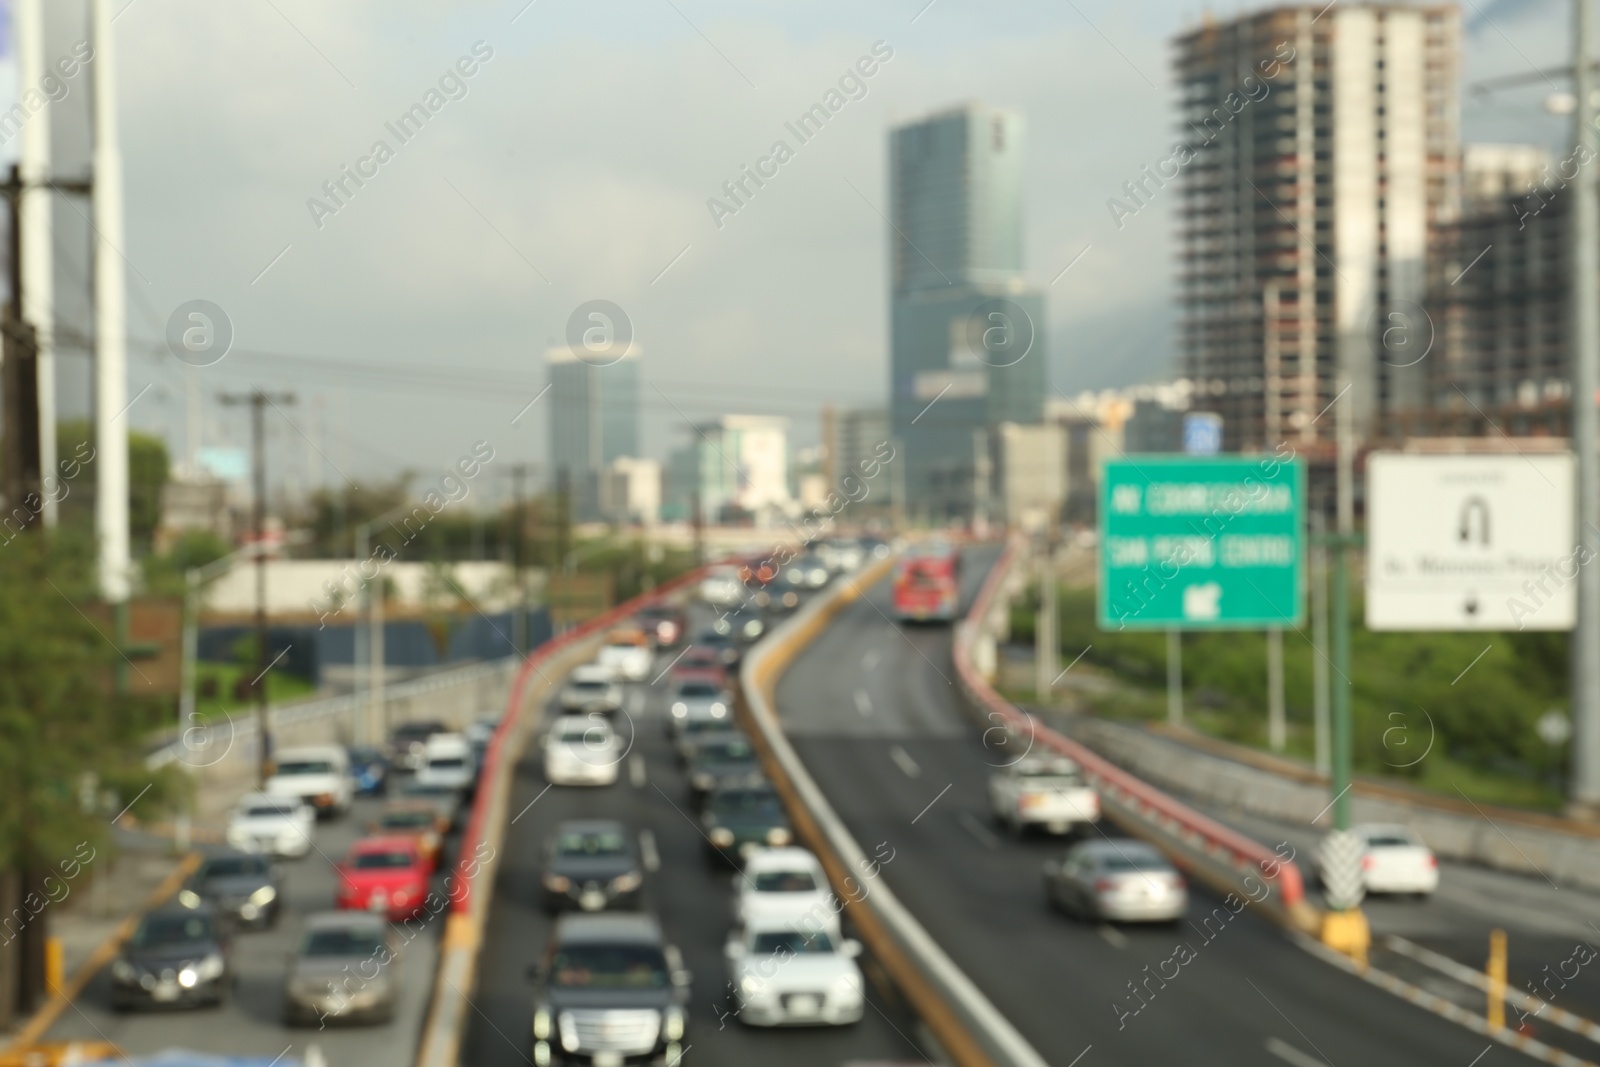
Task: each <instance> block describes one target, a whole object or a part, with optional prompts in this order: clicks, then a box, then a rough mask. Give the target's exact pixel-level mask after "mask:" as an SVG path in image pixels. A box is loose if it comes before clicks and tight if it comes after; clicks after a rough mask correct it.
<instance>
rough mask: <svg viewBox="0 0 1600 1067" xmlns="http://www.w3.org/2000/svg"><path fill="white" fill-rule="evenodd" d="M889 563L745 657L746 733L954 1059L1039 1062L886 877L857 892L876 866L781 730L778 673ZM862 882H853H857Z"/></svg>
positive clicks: (860, 925) (1011, 1064)
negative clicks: (775, 691)
mask: <svg viewBox="0 0 1600 1067" xmlns="http://www.w3.org/2000/svg"><path fill="white" fill-rule="evenodd" d="M893 565H894V558H893V557H890V558H889V559H886V560H884V561H882V562H880V563H876V564H873V565H870V566H869V567H867V568H866V569H865V570H863V571H862V572H860V573H859V574H856V575H853V576H850V577H847V578H843V579H840V580H839V581H837V582H835V583H834V585H833V587H831V588H830V589H829V591H828V592H827V593H824V594H823V595H821V596H818V597H815V598H813V599H812V600H811V601H810V602H808V603H807V604H806V605H805V606H804V607H802V608H801V609H800V610H799V612H797V613H796V614H795V616H794V617H793V618H792V619H790V620H789V621H787V622H786V623H784V624H783V625H782V626H780V627H778V628H777V629H776V630H775V631H773V633H772V634H770V635H769V636H768V637H767V639H766V640H764V641H762V642H761V643H760V644H758V645H757V646H756V647H755V648H754V649H753V650H752V651H751V652H750V653H748V654H747V655H746V656H745V661H744V665H743V667H742V668H741V670H740V672H739V679H740V688H741V690H742V693H743V697H744V700H743V704H744V709H743V710H744V713H745V716H746V718H747V720H748V721H749V723H750V725H751V726H752V727H753V728H752V729H751V730H750V735H751V738H752V739H753V740H754V741H755V743H756V745H757V747H758V748H759V749H761V750H762V756H763V763H764V764H765V766H766V769H767V774H768V777H769V778H770V779H771V780H772V783H773V785H774V787H775V788H776V789H777V790H778V792H779V794H780V795H781V796H782V797H783V798H784V802H785V805H786V807H787V808H788V811H789V814H790V820H791V822H792V823H793V824H794V828H795V831H796V832H797V834H798V835H799V837H800V839H801V840H802V841H804V842H805V843H806V845H807V846H808V847H810V849H811V850H812V851H813V852H814V853H816V855H817V857H818V859H820V860H821V861H822V865H823V867H824V869H825V870H826V871H827V873H828V879H829V881H830V882H831V883H832V885H833V888H834V892H835V893H837V894H838V897H839V899H840V900H846V901H849V903H847V905H846V907H847V908H848V910H849V913H850V917H851V919H852V921H853V922H854V924H855V927H856V930H857V932H858V933H859V935H860V937H861V939H862V940H863V941H864V942H866V944H867V946H868V947H869V948H870V949H871V951H872V954H873V958H874V959H875V960H876V961H877V962H878V963H879V965H881V966H882V967H883V969H884V970H885V971H886V972H887V973H888V974H889V977H890V979H891V980H893V982H894V983H895V985H896V987H897V988H899V990H900V991H901V993H902V994H903V995H904V996H905V997H906V999H907V1001H909V1002H910V1004H911V1006H912V1008H913V1009H914V1010H915V1011H916V1012H917V1014H918V1015H919V1016H920V1017H921V1019H922V1020H923V1022H924V1023H925V1024H926V1025H927V1027H928V1029H929V1030H931V1031H932V1032H933V1035H934V1037H935V1038H936V1039H937V1040H938V1041H939V1043H940V1044H941V1045H942V1046H943V1048H944V1051H945V1052H946V1053H947V1054H948V1055H949V1056H950V1058H951V1059H952V1060H953V1061H954V1063H955V1064H957V1067H1045V1061H1044V1059H1043V1058H1042V1057H1041V1056H1040V1055H1039V1054H1038V1053H1037V1052H1036V1051H1034V1049H1033V1047H1032V1046H1031V1045H1030V1044H1028V1041H1027V1039H1026V1038H1024V1037H1023V1036H1022V1035H1021V1034H1020V1033H1019V1032H1018V1031H1017V1030H1016V1028H1015V1027H1013V1026H1012V1025H1011V1023H1010V1022H1009V1021H1008V1020H1007V1019H1006V1018H1005V1016H1004V1015H1002V1014H1001V1013H1000V1011H999V1010H998V1009H997V1008H996V1007H995V1006H994V1005H993V1004H992V1003H991V1002H990V1001H989V999H988V998H987V997H985V996H984V995H983V993H982V991H980V990H979V989H978V987H977V986H975V985H974V984H973V983H972V980H971V979H969V978H968V977H967V976H966V975H965V974H964V973H963V972H962V971H961V969H960V968H959V967H958V966H956V964H955V962H954V961H953V960H951V959H950V957H949V956H948V955H946V954H945V951H944V949H942V948H940V947H939V944H938V942H936V941H935V940H934V939H933V937H932V936H930V935H929V934H928V932H927V930H925V929H924V928H923V927H922V924H921V923H919V922H918V921H917V920H916V918H915V917H914V916H913V915H912V914H911V912H910V911H909V910H908V909H907V908H906V906H905V905H904V904H902V903H900V900H899V898H897V897H896V896H895V895H894V893H893V891H892V890H890V888H889V887H888V886H887V885H885V884H884V883H883V882H882V881H879V882H877V883H875V884H874V885H873V887H872V891H871V893H870V894H869V895H867V896H864V897H862V899H860V900H854V899H853V897H854V893H853V892H852V891H851V890H850V889H849V883H848V882H847V881H846V879H853V880H856V881H857V882H858V883H859V880H860V879H861V878H864V877H872V876H873V874H875V873H876V871H877V865H876V864H874V863H873V862H872V861H870V860H869V859H868V858H867V855H866V853H865V852H864V851H862V848H861V846H860V845H859V844H858V843H857V842H856V840H855V838H854V836H852V835H851V833H850V831H849V829H848V828H847V827H846V826H845V825H844V822H843V821H842V820H841V819H840V818H839V816H838V814H837V813H836V812H835V811H834V810H833V806H832V805H831V804H829V803H828V799H827V797H826V796H824V795H823V793H822V790H821V789H820V788H819V787H818V785H817V783H816V781H815V780H814V779H813V778H812V777H811V774H810V772H809V771H807V770H806V768H805V765H804V764H803V763H802V762H801V760H800V757H799V755H798V754H797V753H796V752H795V750H794V747H793V746H792V745H791V744H790V743H789V740H788V738H787V737H785V736H784V733H783V729H782V727H781V726H780V725H779V724H778V717H777V712H776V707H775V704H776V702H775V699H774V696H773V688H774V686H775V685H776V684H777V679H778V677H779V676H780V675H781V674H782V673H783V672H784V670H785V669H786V668H787V667H788V666H789V664H790V663H791V662H793V660H794V658H795V656H796V655H797V654H798V653H799V652H800V650H801V649H803V648H805V647H806V646H807V645H808V644H810V643H811V641H812V640H813V639H814V638H815V637H816V635H817V634H818V633H820V632H821V631H822V629H823V628H824V627H826V626H827V624H828V622H829V621H830V620H831V619H832V618H833V617H834V616H835V615H836V614H838V612H839V611H841V610H843V608H844V607H845V606H846V605H848V604H850V603H852V602H853V601H855V600H857V599H858V598H860V597H861V596H862V595H863V591H864V590H865V589H866V588H868V587H870V586H871V585H873V584H875V583H876V582H877V581H878V580H879V579H880V578H882V577H883V575H884V574H885V573H887V571H888V570H889V569H890V568H891V567H892V566H893ZM858 888H859V884H858Z"/></svg>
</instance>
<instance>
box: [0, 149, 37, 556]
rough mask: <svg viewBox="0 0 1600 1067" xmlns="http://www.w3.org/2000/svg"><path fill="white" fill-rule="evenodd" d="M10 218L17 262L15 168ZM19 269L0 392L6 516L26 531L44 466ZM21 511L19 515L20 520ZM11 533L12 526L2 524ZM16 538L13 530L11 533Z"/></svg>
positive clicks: (6, 326)
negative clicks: (40, 452) (3, 431)
mask: <svg viewBox="0 0 1600 1067" xmlns="http://www.w3.org/2000/svg"><path fill="white" fill-rule="evenodd" d="M3 188H4V193H5V197H6V206H7V208H8V211H9V214H10V219H11V262H12V263H17V262H18V261H19V256H20V249H21V247H22V243H23V242H22V230H23V227H22V225H21V222H22V212H21V210H19V204H20V202H21V200H22V190H23V188H24V186H23V181H22V178H21V175H20V173H19V170H18V168H17V167H16V166H12V168H11V180H10V181H9V182H8V183H7V184H6V185H5V186H4V187H3ZM26 293H27V290H26V289H25V288H24V286H23V277H22V271H21V270H16V269H13V270H12V271H11V292H10V295H9V297H8V299H7V300H6V305H5V311H4V320H3V323H0V327H3V330H4V335H5V341H4V349H3V353H0V360H3V363H0V395H3V396H4V400H5V413H4V418H5V423H4V430H5V445H4V453H5V455H4V459H5V472H4V490H5V502H6V511H7V515H6V519H7V520H8V522H9V521H10V520H12V519H17V523H16V525H17V526H18V528H19V529H21V530H25V529H28V528H30V527H32V526H33V525H34V524H35V520H36V519H38V518H39V517H40V515H41V514H42V513H43V510H44V498H45V497H46V496H48V495H49V494H48V493H46V492H45V486H44V484H43V482H44V480H43V474H44V466H43V462H42V458H41V456H40V455H39V441H40V436H39V421H38V420H39V395H38V345H37V337H38V334H37V331H35V330H34V328H33V326H32V325H31V324H30V323H28V321H27V320H26V318H25V316H24V315H23V312H22V308H23V306H24V305H23V299H24V296H25V295H26ZM19 514H20V516H21V517H20V518H18V516H19ZM5 529H6V532H7V533H10V527H9V526H8V527H6V528H5ZM10 535H11V536H15V534H14V533H10Z"/></svg>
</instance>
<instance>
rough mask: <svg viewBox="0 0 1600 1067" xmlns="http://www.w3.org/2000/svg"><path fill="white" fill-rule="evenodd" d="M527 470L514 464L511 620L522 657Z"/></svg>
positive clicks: (514, 642)
mask: <svg viewBox="0 0 1600 1067" xmlns="http://www.w3.org/2000/svg"><path fill="white" fill-rule="evenodd" d="M527 473H528V466H527V464H525V463H517V464H513V465H512V467H511V500H512V504H511V574H512V577H513V578H514V579H515V582H516V590H517V594H516V615H515V617H514V618H512V620H511V644H512V646H513V647H514V648H515V649H516V653H517V655H519V656H520V655H522V654H523V650H524V649H526V648H527V645H528V635H527V626H528V586H527V581H526V578H525V576H524V573H523V571H524V568H525V567H526V565H527V560H526V559H525V558H524V548H523V540H522V539H523V535H524V533H525V532H526V530H527V527H528V521H527V515H526V514H525V513H524V511H523V508H524V506H525V505H524V498H523V494H522V480H523V478H524V477H526V476H527Z"/></svg>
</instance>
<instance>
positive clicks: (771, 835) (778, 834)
mask: <svg viewBox="0 0 1600 1067" xmlns="http://www.w3.org/2000/svg"><path fill="white" fill-rule="evenodd" d="M793 838H794V835H793V834H791V833H790V832H789V831H788V830H787V829H785V828H784V827H782V826H774V827H773V828H772V829H770V830H768V831H767V844H769V845H771V846H772V847H773V848H781V847H782V846H784V845H787V844H788V843H789V842H790V841H791V840H793Z"/></svg>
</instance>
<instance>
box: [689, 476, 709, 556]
mask: <svg viewBox="0 0 1600 1067" xmlns="http://www.w3.org/2000/svg"><path fill="white" fill-rule="evenodd" d="M689 523H690V526H691V528H692V529H693V530H694V565H695V566H696V567H700V566H704V565H705V562H706V520H705V516H704V515H702V514H701V513H700V490H698V489H696V490H694V491H693V492H692V493H690V494H689Z"/></svg>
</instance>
